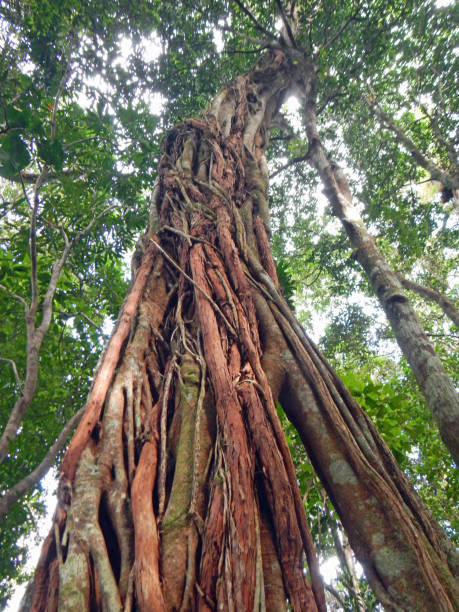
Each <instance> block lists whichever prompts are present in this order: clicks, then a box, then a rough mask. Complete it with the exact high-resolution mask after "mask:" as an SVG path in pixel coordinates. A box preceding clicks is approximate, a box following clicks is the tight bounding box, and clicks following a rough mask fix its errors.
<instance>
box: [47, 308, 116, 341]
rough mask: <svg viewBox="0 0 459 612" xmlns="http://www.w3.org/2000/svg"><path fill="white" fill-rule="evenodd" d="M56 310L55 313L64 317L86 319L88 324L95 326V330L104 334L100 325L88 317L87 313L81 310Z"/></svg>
mask: <svg viewBox="0 0 459 612" xmlns="http://www.w3.org/2000/svg"><path fill="white" fill-rule="evenodd" d="M56 312H57V314H60V315H61V316H62V317H65V318H66V319H71V318H72V317H81V318H82V319H84V320H85V321H87V322H88V323H89V324H90V325H92V326H93V327H95V328H96V329H97V331H99V332H100V333H101V334H102V335H105V334H104V332H103V330H102V327H101V326H100V325H98V324H97V323H96V322H95V321H93V320H92V319H91V318H90V317H88V315H87V314H85V313H84V312H82V311H81V310H78V312H74V313H72V312H65V311H64V310H57V311H56Z"/></svg>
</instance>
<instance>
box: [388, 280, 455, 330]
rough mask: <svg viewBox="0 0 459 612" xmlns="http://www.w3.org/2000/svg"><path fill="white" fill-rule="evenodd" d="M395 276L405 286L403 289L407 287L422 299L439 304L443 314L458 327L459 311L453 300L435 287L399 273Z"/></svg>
mask: <svg viewBox="0 0 459 612" xmlns="http://www.w3.org/2000/svg"><path fill="white" fill-rule="evenodd" d="M397 277H398V279H399V280H400V282H401V283H402V285H403V286H404V287H405V289H408V290H409V291H414V292H415V293H417V294H418V295H420V296H421V297H423V298H424V299H426V300H429V301H430V302H435V303H436V304H438V306H440V308H441V309H442V310H443V312H444V313H445V315H446V316H447V317H448V318H449V319H450V320H451V321H452V322H453V323H454V324H455V325H457V326H458V327H459V311H458V309H457V308H456V306H455V305H454V303H453V300H451V299H450V298H449V297H447V296H446V295H443V294H442V293H440V292H439V291H437V290H436V289H432V287H426V286H425V285H421V284H419V283H415V282H414V281H412V280H409V279H408V278H405V277H404V276H402V275H401V274H397Z"/></svg>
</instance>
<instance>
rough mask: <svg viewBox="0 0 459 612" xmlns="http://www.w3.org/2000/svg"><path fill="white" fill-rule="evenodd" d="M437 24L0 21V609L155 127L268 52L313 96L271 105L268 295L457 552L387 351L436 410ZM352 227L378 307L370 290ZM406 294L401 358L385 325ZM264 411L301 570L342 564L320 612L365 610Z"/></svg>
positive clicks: (64, 436)
mask: <svg viewBox="0 0 459 612" xmlns="http://www.w3.org/2000/svg"><path fill="white" fill-rule="evenodd" d="M457 19H458V13H457V7H456V6H454V3H450V4H448V3H440V2H432V1H415V2H405V1H399V2H398V1H390V2H389V1H386V0H380V1H377V2H365V1H359V0H351V1H347V0H346V1H344V2H341V3H339V4H337V3H336V2H333V1H330V0H323V1H322V2H308V1H305V2H291V3H287V2H279V1H277V0H276V1H274V2H263V3H261V2H256V1H253V0H250V1H249V0H247V1H244V2H240V1H239V0H234V1H232V2H218V1H215V2H200V3H194V2H187V1H185V2H167V1H163V2H155V1H151V0H141V1H139V2H136V3H131V2H124V1H122V0H113V1H112V0H108V1H104V2H101V1H99V0H90V1H89V2H80V1H79V0H58V1H55V2H48V1H46V0H23V1H19V0H11V1H9V0H6V1H5V2H3V3H1V4H0V44H1V49H2V53H1V56H0V79H1V88H0V245H1V248H0V313H1V316H0V385H1V388H2V394H1V397H0V422H1V431H0V435H2V438H1V441H0V460H1V465H0V483H1V491H0V492H1V494H2V498H1V504H2V505H0V508H1V511H2V517H3V520H2V524H1V528H0V542H1V544H0V545H1V549H2V558H1V559H0V603H2V604H4V603H5V602H6V601H7V600H8V598H9V596H10V594H11V592H12V588H13V585H14V584H15V583H17V582H21V581H22V582H24V581H26V580H27V579H28V578H29V574H28V572H27V571H26V569H25V561H26V559H27V549H28V548H29V545H28V541H29V538H30V537H33V534H34V533H35V531H36V523H37V521H38V520H39V518H40V516H41V515H42V513H43V500H44V491H43V487H42V485H41V484H40V481H41V478H42V477H43V476H44V475H45V474H46V473H47V472H48V471H49V470H50V469H52V468H56V467H58V466H59V465H60V463H61V461H62V457H63V453H64V450H65V447H66V444H67V442H68V440H69V436H70V434H71V433H72V431H73V430H74V428H75V426H76V425H77V423H78V419H79V418H81V414H82V408H83V407H84V405H85V402H86V397H87V395H88V392H89V390H90V387H91V381H92V376H93V371H94V370H95V368H96V366H97V363H98V360H99V357H100V355H101V353H102V351H103V348H104V345H105V343H106V341H107V338H108V335H109V330H110V329H111V327H112V326H113V324H114V322H115V321H116V318H117V316H118V313H119V311H120V308H121V305H122V303H123V300H124V298H125V295H126V292H127V290H128V287H129V285H130V281H131V278H130V271H129V270H128V266H127V265H126V261H127V258H128V257H129V255H130V254H131V253H132V252H135V253H137V255H138V257H139V258H141V256H142V250H141V249H140V252H139V246H138V245H137V247H136V241H137V240H138V237H139V235H140V234H141V232H143V231H144V230H145V229H146V227H147V224H148V222H149V210H150V206H151V202H152V200H153V199H154V189H155V184H156V183H157V180H158V164H159V162H160V159H161V158H162V156H163V154H164V152H167V151H168V143H169V142H170V141H171V139H172V136H173V134H174V131H173V126H174V125H176V124H181V123H180V122H185V121H186V120H188V119H189V118H192V117H199V116H200V113H203V112H204V109H206V107H207V105H208V104H209V103H210V102H211V100H212V99H213V98H214V96H215V95H216V94H217V92H219V91H220V90H221V89H222V88H223V87H225V86H227V84H228V83H234V82H235V79H236V78H237V77H238V76H239V75H241V74H245V73H246V72H247V71H249V70H250V69H252V67H253V66H254V65H255V62H256V61H257V60H258V59H259V58H260V57H261V56H262V54H263V53H265V52H266V51H267V50H268V51H270V50H273V49H278V48H283V45H284V44H287V43H288V46H289V48H291V49H293V51H292V57H293V58H294V59H293V60H292V61H293V63H292V70H296V69H297V64H298V63H301V62H302V61H306V60H305V58H306V59H307V61H308V62H309V64H307V65H308V66H309V68H308V69H310V70H311V71H312V72H313V73H314V78H312V79H311V82H313V83H314V88H315V89H314V91H313V93H311V91H310V92H309V98H308V97H307V96H306V97H305V95H304V92H302V91H301V90H300V88H298V91H294V88H292V92H291V94H289V98H288V99H287V100H286V101H285V102H284V103H283V105H282V107H281V108H280V111H279V112H278V113H277V114H276V115H275V116H274V118H273V120H272V123H271V125H270V135H268V136H267V140H269V146H268V147H267V150H266V155H267V159H268V168H267V171H268V174H269V191H268V194H269V212H268V211H265V212H266V219H265V221H266V223H265V225H266V230H267V234H268V236H269V238H270V244H271V248H272V253H273V256H274V261H275V267H276V270H277V276H278V278H279V284H280V287H281V291H282V294H283V296H284V298H285V300H286V301H287V302H288V304H289V305H290V306H292V307H293V308H294V309H295V312H296V315H297V316H298V318H299V321H300V322H301V324H302V326H303V328H304V330H305V331H306V333H307V334H308V335H309V336H311V337H312V338H313V339H314V340H315V342H316V343H317V344H318V345H319V348H320V349H321V350H322V352H323V353H324V354H325V356H326V357H327V358H328V360H329V361H330V363H331V365H332V366H333V368H334V369H335V370H336V371H337V373H338V374H339V376H340V377H341V379H342V380H343V381H344V383H345V384H346V386H347V387H348V389H349V390H350V392H351V393H352V395H353V396H354V397H355V399H356V400H357V401H358V402H359V404H360V405H361V406H362V408H363V409H364V411H365V412H366V414H367V415H368V416H369V417H370V418H371V420H372V422H373V423H374V425H375V426H376V427H377V429H378V430H379V432H380V433H381V435H382V437H383V438H384V440H385V442H386V443H387V444H388V446H389V448H390V450H391V451H392V453H393V454H394V456H395V458H396V459H397V461H398V463H399V465H400V467H401V469H402V471H403V473H404V474H405V475H406V476H407V478H408V479H409V481H410V482H411V484H412V485H413V486H414V487H415V489H416V491H417V492H418V493H419V495H420V496H421V498H422V499H423V501H424V502H425V504H426V505H427V507H428V508H429V509H430V511H431V512H432V514H433V515H434V517H435V518H436V519H437V520H438V521H439V523H440V524H441V526H442V527H443V529H444V530H445V531H446V533H447V535H448V537H449V538H450V539H451V540H452V541H453V542H454V543H456V544H457V542H458V538H459V534H458V529H459V522H458V516H457V508H456V503H457V499H458V495H459V489H458V481H457V478H456V474H455V466H454V461H453V459H452V457H451V453H453V456H454V448H452V445H451V444H450V443H449V442H448V439H447V434H446V437H445V430H448V428H449V426H448V425H445V426H444V427H443V429H442V423H441V419H442V415H443V414H445V411H446V412H447V408H445V407H444V405H443V404H441V401H442V400H438V398H436V397H435V393H434V392H432V391H431V387H432V386H435V385H434V384H432V385H430V387H428V388H427V390H426V389H425V388H422V384H421V382H422V380H423V379H427V375H426V374H425V372H424V371H423V370H422V367H421V366H419V365H417V364H416V363H414V362H413V357H412V355H411V353H409V351H410V350H412V352H414V354H415V357H416V356H417V355H420V354H421V353H422V351H427V352H429V351H431V352H432V355H434V356H435V359H438V364H439V366H438V368H442V372H441V374H439V376H440V379H438V380H441V384H440V388H441V389H442V390H444V393H443V398H447V399H448V398H449V397H451V393H452V395H455V390H456V389H457V385H458V372H459V368H458V358H457V355H458V352H457V349H458V339H459V335H458V334H459V329H458V325H459V316H458V312H457V300H458V297H459V296H458V284H457V269H458V266H457V242H458V236H459V234H458V224H457V221H458V212H459V205H458V194H459V169H458V164H457V143H458V135H457V117H458V106H457V105H458V100H457V95H456V79H457V76H456V75H457V63H458V60H457V50H456V49H455V38H456V36H457ZM295 54H296V55H295ZM295 58H296V59H295ZM311 87H312V86H311ZM313 94H314V95H313ZM313 97H314V105H315V106H314V113H315V116H314V121H315V124H314V125H315V126H316V127H317V130H318V132H317V133H318V134H319V132H320V150H319V148H318V146H317V137H316V135H315V132H314V129H315V127H314V126H313V125H312V119H311V117H312V115H311V108H310V104H309V106H308V100H310V99H312V98H313ZM254 103H255V102H254ZM313 128H314V129H313ZM321 156H322V157H321ZM327 173H328V174H327ZM327 177H328V178H327ZM330 177H331V178H330ZM342 177H344V178H342ZM328 180H331V181H332V182H333V181H334V183H333V185H334V186H335V187H336V185H337V186H338V187H339V189H340V190H341V191H340V192H339V193H341V195H342V196H343V197H344V202H345V204H344V205H343V204H342V202H343V197H341V198H340V197H338V196H339V193H338V196H336V194H334V192H333V188H335V187H333V185H330V184H329V183H328V182H327V181H328ZM340 181H344V183H343V184H344V188H342V183H340ZM343 194H344V195H343ZM335 196H336V197H335ZM334 198H335V199H334ZM265 199H266V198H265ZM351 200H352V204H353V208H352V211H350V208H349V209H348V208H346V206H347V204H346V202H347V203H350V201H351ZM266 203H267V202H266ZM341 205H342V206H343V209H342V210H341V209H340V206H341ZM260 206H261V205H260ZM353 215H354V216H353ZM355 215H358V227H359V228H360V227H361V228H364V229H363V230H362V231H364V232H367V234H368V235H371V236H372V237H373V239H374V245H375V249H377V252H378V253H379V254H380V255H378V257H379V256H380V257H381V260H380V261H382V262H384V265H382V264H381V266H382V267H384V266H386V267H387V270H389V271H390V278H391V279H393V282H394V283H395V285H394V286H395V289H393V287H392V285H391V287H389V289H387V287H386V285H384V283H385V282H386V281H385V280H384V282H383V281H379V280H378V278H379V277H378V278H376V276H375V275H373V277H372V276H371V274H370V275H369V274H368V271H367V269H366V268H365V265H367V263H368V262H367V260H366V259H365V257H366V256H364V255H362V252H363V251H362V248H361V246H359V244H358V242H357V240H358V237H356V230H355V227H357V226H354V225H352V224H353V223H354V220H355V219H356V218H357V217H356V216H355ZM268 217H269V219H268ZM356 223H357V222H356ZM359 231H360V230H359ZM367 234H365V235H364V236H366V235H367ZM136 249H137V250H136ZM134 258H135V256H134ZM364 260H365V261H364ZM378 261H379V260H378ZM368 265H369V264H368ZM384 269H386V268H384ZM375 278H376V280H375ZM378 283H380V284H379V285H378ZM383 285H384V287H386V289H381V290H380V288H381V287H382V286H383ZM402 290H403V292H404V293H403V297H400V296H402ZM386 294H387V295H386ZM394 296H395V298H394ZM405 300H406V303H409V304H410V305H411V306H412V307H413V309H414V310H413V313H414V311H415V312H416V314H417V320H418V322H419V326H420V327H419V329H420V330H422V334H423V338H424V339H425V340H422V342H423V344H422V346H421V348H419V346H418V345H413V347H411V348H410V346H408V348H407V346H406V345H405V344H404V343H403V341H401V340H400V337H403V334H404V332H403V330H402V331H400V330H398V328H397V325H398V323H397V321H396V322H395V323H394V321H392V320H391V319H390V315H388V311H390V309H391V308H392V307H393V304H395V303H398V302H400V304H401V306H400V308H405ZM389 301H390V304H389ZM411 306H410V308H411ZM391 312H392V311H391ZM397 312H399V311H397ZM403 312H404V313H405V311H404V310H403ZM410 312H411V311H410ZM386 315H387V316H388V317H389V322H388V320H387V318H386ZM407 316H408V315H407ZM410 316H411V315H410ZM397 317H398V318H399V319H400V316H399V315H397V314H395V315H393V319H394V320H395V319H397ZM389 323H390V324H389ZM391 325H392V326H391ZM394 325H395V327H394ZM408 344H409V343H408ZM429 354H430V353H429ZM435 367H436V368H437V366H435ZM438 368H437V369H435V372H437V373H438V372H439V369H438ZM420 381H421V382H420ZM420 385H421V386H420ZM443 385H444V386H443ZM448 385H450V387H448ZM439 401H440V404H439V403H438V402H439ZM445 401H446V400H445ZM455 401H456V405H457V396H456V399H455ZM452 402H453V403H454V400H452ZM448 405H449V404H448ZM278 410H279V414H280V415H281V419H282V423H283V425H284V428H285V432H286V436H287V441H288V443H289V446H290V450H291V452H292V456H293V460H294V464H295V468H296V474H297V480H298V482H299V484H300V492H301V494H302V496H303V498H304V500H305V506H306V514H307V517H308V519H309V522H310V524H311V530H312V535H313V537H314V541H315V543H316V549H317V553H318V556H319V560H320V561H321V562H323V561H325V560H326V559H327V558H330V557H332V556H336V555H337V556H338V558H339V561H340V564H341V565H340V570H339V572H338V577H337V578H336V579H335V580H334V582H333V583H330V584H329V587H330V589H329V592H327V598H328V597H330V598H331V599H330V600H329V605H330V606H331V609H337V608H333V606H336V605H338V604H339V605H341V606H342V608H341V609H343V606H344V609H361V608H358V607H355V606H359V605H360V606H362V605H363V606H364V607H363V609H375V606H376V605H377V601H376V598H375V596H374V594H372V592H371V590H370V588H369V586H368V583H367V582H366V580H365V578H364V576H363V575H360V574H358V573H356V572H355V569H353V559H352V555H351V556H350V557H349V555H348V554H347V549H346V546H344V549H345V550H343V542H344V544H346V540H345V536H343V533H344V532H343V531H342V525H341V523H340V521H339V519H338V517H337V515H336V513H335V512H334V510H333V504H332V503H331V501H330V500H329V498H328V497H327V494H326V492H325V489H324V488H323V486H322V484H321V483H320V480H319V478H318V477H317V475H316V472H315V470H314V468H313V466H312V465H311V462H310V460H309V459H308V457H307V454H306V453H305V451H304V449H303V448H302V445H301V441H300V439H299V437H298V434H297V433H296V431H295V430H294V428H293V427H292V425H291V424H290V423H288V421H287V419H286V417H285V415H283V413H282V411H281V406H280V405H279V406H278ZM454 414H455V417H454V418H455V420H456V427H457V412H456V413H454ZM432 415H433V416H432ZM439 415H440V416H439ZM448 418H449V417H448ZM447 422H449V421H447ZM439 427H440V432H441V433H439ZM452 435H453V436H454V434H452ZM456 444H457V440H456ZM456 452H457V447H456ZM456 459H457V455H456ZM343 538H344V539H343ZM345 553H346V554H345ZM346 555H347V556H346ZM351 561H352V563H351ZM356 581H357V582H356ZM333 591H334V594H333ZM359 598H361V599H359ZM337 602H338V603H337ZM359 602H360V603H359ZM362 602H363V603H362Z"/></svg>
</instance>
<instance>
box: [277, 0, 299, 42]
mask: <svg viewBox="0 0 459 612" xmlns="http://www.w3.org/2000/svg"><path fill="white" fill-rule="evenodd" d="M276 4H277V8H278V9H279V13H280V16H281V19H282V22H283V24H284V28H285V31H286V32H287V35H288V37H289V39H290V42H291V43H292V46H293V48H294V49H296V48H297V44H296V40H295V36H294V35H293V30H292V26H291V25H290V22H289V20H288V19H287V15H286V14H285V11H284V7H283V6H282V2H281V0H276Z"/></svg>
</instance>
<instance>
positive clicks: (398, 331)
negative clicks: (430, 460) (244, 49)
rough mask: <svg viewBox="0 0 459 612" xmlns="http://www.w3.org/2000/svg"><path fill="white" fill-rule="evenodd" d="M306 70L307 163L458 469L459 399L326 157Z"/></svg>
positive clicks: (312, 80) (312, 74)
mask: <svg viewBox="0 0 459 612" xmlns="http://www.w3.org/2000/svg"><path fill="white" fill-rule="evenodd" d="M303 66H304V94H305V100H306V102H305V127H306V133H307V136H308V141H309V147H310V149H309V151H310V153H309V159H310V161H311V163H312V165H313V166H314V167H315V168H316V170H317V172H318V173H319V175H320V178H321V180H322V183H323V185H324V187H325V190H324V191H325V194H326V195H327V197H328V199H329V201H330V204H331V207H332V210H333V214H334V215H335V216H336V217H337V218H338V219H339V220H340V221H341V223H342V225H343V227H344V229H345V231H346V233H347V235H348V237H349V240H350V242H351V244H352V246H353V247H354V249H355V253H356V258H357V261H358V262H359V263H360V265H361V266H362V268H363V269H364V271H365V272H366V274H367V276H368V279H369V281H370V283H371V286H372V287H373V289H374V291H375V294H376V296H377V298H378V300H379V303H380V304H381V307H382V308H383V310H384V312H385V313H386V316H387V319H388V321H389V323H390V325H391V327H392V330H393V332H394V335H395V338H396V340H397V342H398V344H399V346H400V349H401V350H402V352H403V354H404V355H405V357H406V359H407V361H408V363H409V364H410V366H411V368H412V370H413V373H414V376H415V378H416V380H417V382H418V385H419V387H420V389H421V391H422V393H423V394H424V396H425V398H426V401H427V404H428V406H429V408H430V410H431V412H432V416H433V418H434V419H435V421H436V423H437V425H438V428H439V430H440V435H441V438H442V440H443V442H444V443H445V445H446V447H447V448H448V450H449V451H450V453H451V455H452V457H453V459H454V461H455V462H456V464H457V465H459V397H458V395H457V392H456V390H455V388H454V385H453V383H452V382H451V380H450V378H449V377H448V375H447V373H446V372H445V369H444V368H443V365H442V363H441V360H440V358H439V357H438V355H437V354H436V353H435V351H434V349H433V347H432V344H431V342H430V341H429V339H428V338H427V336H426V334H425V333H424V330H423V328H422V326H421V324H420V323H419V320H418V318H417V316H416V313H415V311H414V309H413V308H412V306H411V304H410V303H409V301H408V298H407V297H406V295H405V293H404V292H403V287H402V285H401V283H400V280H399V279H398V277H397V275H396V273H395V272H394V271H393V270H392V269H391V268H390V266H389V265H388V264H387V262H386V261H385V260H384V258H383V257H382V255H381V253H380V252H379V251H378V249H377V248H376V244H375V241H374V239H373V238H372V236H371V235H370V234H369V233H368V230H367V229H366V227H365V225H364V223H363V221H362V220H361V219H360V217H359V216H358V215H357V214H356V211H355V210H354V209H353V207H352V195H351V191H350V188H349V184H348V181H347V179H346V177H345V176H344V173H343V172H342V171H341V169H340V168H338V167H336V166H335V165H334V164H333V162H331V161H330V160H329V159H328V158H327V156H326V155H325V151H324V148H323V146H322V142H321V139H320V135H319V131H318V128H317V121H316V97H317V75H316V69H315V66H314V64H312V63H308V62H307V61H306V62H303Z"/></svg>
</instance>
